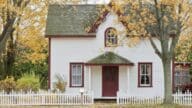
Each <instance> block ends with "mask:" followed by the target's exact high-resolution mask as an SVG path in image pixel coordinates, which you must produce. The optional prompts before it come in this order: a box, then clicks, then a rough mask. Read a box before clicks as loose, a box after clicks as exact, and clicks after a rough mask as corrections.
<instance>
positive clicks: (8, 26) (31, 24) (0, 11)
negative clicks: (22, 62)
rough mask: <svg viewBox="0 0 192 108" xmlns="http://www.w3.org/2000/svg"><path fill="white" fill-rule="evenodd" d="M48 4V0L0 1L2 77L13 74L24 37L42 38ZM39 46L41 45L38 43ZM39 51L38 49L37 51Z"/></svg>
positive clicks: (0, 62)
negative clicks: (19, 47)
mask: <svg viewBox="0 0 192 108" xmlns="http://www.w3.org/2000/svg"><path fill="white" fill-rule="evenodd" d="M47 4H48V2H47V1H46V0H3V1H2V2H0V15H1V16H0V21H1V22H2V23H0V27H1V28H0V60H1V61H0V64H2V65H1V66H2V68H1V69H2V70H0V71H1V73H2V75H1V79H2V78H5V77H6V76H9V75H13V72H12V71H13V70H12V68H13V66H14V63H15V62H16V61H15V59H16V56H17V53H18V51H19V50H20V49H18V44H21V40H22V39H24V37H25V38H28V41H29V39H32V40H33V39H34V40H37V38H36V37H39V39H41V40H42V38H43V33H44V28H45V19H46V18H45V17H46V12H47ZM24 35H25V36H24ZM44 40H45V39H44ZM31 42H34V41H31ZM26 44H27V43H25V45H26ZM42 44H45V42H44V43H41V45H42ZM46 45H47V44H45V45H44V46H46ZM19 46H21V45H19ZM29 46H30V45H29ZM37 47H39V46H38V44H37V45H36V48H37ZM41 48H42V47H41ZM43 48H44V47H43ZM38 51H39V50H36V52H38ZM37 55H38V54H37Z"/></svg>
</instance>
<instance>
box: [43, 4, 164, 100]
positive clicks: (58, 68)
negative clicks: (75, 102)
mask: <svg viewBox="0 0 192 108" xmlns="http://www.w3.org/2000/svg"><path fill="white" fill-rule="evenodd" d="M99 8H101V7H99ZM117 19H118V15H117V14H116V13H114V12H104V14H103V15H99V14H98V6H96V5H65V6H59V5H50V6H49V9H48V16H47V25H46V34H45V35H46V37H47V38H48V39H49V86H50V88H53V84H54V82H55V81H56V77H55V76H56V75H62V76H64V78H65V80H66V82H67V87H66V93H69V94H73V93H79V90H80V89H81V88H84V90H85V92H86V91H93V93H94V98H95V99H115V98H116V96H117V91H120V92H121V91H122V92H127V93H128V94H130V95H132V96H148V97H149V96H163V95H164V77H163V68H162V63H161V60H160V58H159V57H158V56H157V55H156V54H155V52H154V50H153V48H152V46H151V44H150V41H149V40H148V39H142V40H141V41H140V42H139V43H138V44H137V45H135V46H133V47H128V45H127V42H128V41H129V39H130V38H129V37H128V36H127V35H126V34H125V32H124V31H125V27H124V25H123V24H122V23H121V22H118V20H117ZM97 22H100V23H97ZM87 27H91V28H90V31H89V32H86V31H85V29H86V28H87ZM154 40H155V42H156V44H159V43H158V41H157V40H156V39H155V38H154ZM159 46H160V44H159Z"/></svg>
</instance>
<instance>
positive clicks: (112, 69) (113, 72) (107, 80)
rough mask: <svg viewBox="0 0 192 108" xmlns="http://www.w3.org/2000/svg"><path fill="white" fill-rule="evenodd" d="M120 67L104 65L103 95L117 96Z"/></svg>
mask: <svg viewBox="0 0 192 108" xmlns="http://www.w3.org/2000/svg"><path fill="white" fill-rule="evenodd" d="M118 77H119V67H118V66H103V67H102V95H103V96H104V97H116V96H117V91H118V89H119V84H118V83H119V80H118V79H119V78H118Z"/></svg>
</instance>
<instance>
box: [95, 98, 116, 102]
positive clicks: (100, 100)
mask: <svg viewBox="0 0 192 108" xmlns="http://www.w3.org/2000/svg"><path fill="white" fill-rule="evenodd" d="M94 102H95V103H116V99H94Z"/></svg>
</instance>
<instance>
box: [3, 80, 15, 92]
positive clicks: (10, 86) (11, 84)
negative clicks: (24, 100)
mask: <svg viewBox="0 0 192 108" xmlns="http://www.w3.org/2000/svg"><path fill="white" fill-rule="evenodd" d="M15 87H16V82H15V80H14V78H13V77H12V76H10V77H6V78H5V79H4V80H1V81H0V90H5V92H6V93H10V92H11V91H12V90H14V89H15Z"/></svg>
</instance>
